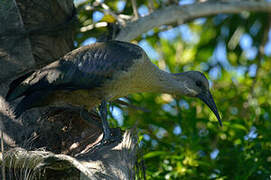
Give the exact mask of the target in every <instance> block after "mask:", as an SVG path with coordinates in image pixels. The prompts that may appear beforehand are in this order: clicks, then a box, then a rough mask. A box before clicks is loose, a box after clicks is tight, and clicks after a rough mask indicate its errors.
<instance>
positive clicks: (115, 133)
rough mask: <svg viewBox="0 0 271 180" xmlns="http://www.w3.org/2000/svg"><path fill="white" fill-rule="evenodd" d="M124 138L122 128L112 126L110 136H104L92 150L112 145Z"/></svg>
mask: <svg viewBox="0 0 271 180" xmlns="http://www.w3.org/2000/svg"><path fill="white" fill-rule="evenodd" d="M121 140H122V133H121V129H120V128H110V133H109V136H108V137H105V136H104V137H103V139H102V140H101V141H100V142H99V143H97V144H96V145H94V146H93V147H92V150H91V151H92V152H93V151H96V150H99V149H101V148H102V147H104V146H107V145H110V144H112V143H115V142H117V143H120V142H121Z"/></svg>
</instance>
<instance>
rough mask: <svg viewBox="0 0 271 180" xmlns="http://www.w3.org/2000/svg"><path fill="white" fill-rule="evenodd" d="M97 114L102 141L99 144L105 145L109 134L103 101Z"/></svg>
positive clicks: (104, 102) (105, 107) (108, 139)
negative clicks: (100, 123)
mask: <svg viewBox="0 0 271 180" xmlns="http://www.w3.org/2000/svg"><path fill="white" fill-rule="evenodd" d="M99 113H100V117H101V119H102V125H103V139H102V141H101V144H106V143H108V142H109V141H110V136H111V132H110V128H109V125H108V121H107V106H106V101H105V100H103V101H102V103H101V105H100V107H99Z"/></svg>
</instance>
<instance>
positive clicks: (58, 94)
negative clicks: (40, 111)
mask: <svg viewBox="0 0 271 180" xmlns="http://www.w3.org/2000/svg"><path fill="white" fill-rule="evenodd" d="M140 92H156V93H157V92H158V93H168V94H172V95H176V96H189V97H195V98H199V99H201V100H202V101H203V102H204V103H205V104H207V106H208V107H209V108H210V109H211V110H212V111H213V113H214V114H215V116H216V117H217V119H218V122H219V124H220V125H221V126H222V122H221V118H220V115H219V112H218V110H217V107H216V104H215V102H214V99H213V97H212V95H211V92H210V90H209V82H208V80H207V78H206V77H205V76H204V74H203V73H201V72H199V71H186V72H182V73H169V72H166V71H164V70H161V69H159V68H158V67H157V66H156V65H155V64H153V63H152V62H151V60H150V59H149V58H148V56H147V54H146V52H145V51H144V50H143V49H142V48H141V47H140V46H138V45H136V44H133V43H130V42H122V41H116V40H111V41H106V42H96V43H94V44H91V45H86V46H82V47H79V48H77V49H75V50H73V51H71V52H69V53H67V54H66V55H64V56H63V57H61V58H59V60H57V61H55V62H52V63H51V64H49V65H47V66H45V67H43V68H41V69H38V70H36V71H32V72H29V73H26V74H25V75H23V76H21V77H19V78H17V79H15V80H14V81H13V82H12V83H11V84H10V86H9V90H8V93H7V95H6V100H7V101H8V102H11V101H13V100H15V99H17V98H19V97H22V96H24V97H23V99H22V100H21V101H20V102H19V103H18V104H17V106H16V108H15V110H14V114H15V118H18V117H19V116H21V114H22V113H23V112H25V111H26V110H28V109H31V108H34V107H42V106H47V105H53V106H59V105H60V106H61V105H63V104H70V105H74V106H83V107H85V108H86V109H93V108H95V107H97V106H99V112H100V116H101V119H102V128H103V139H102V142H104V143H106V142H109V141H110V138H112V137H111V134H110V128H109V125H108V122H107V119H106V117H107V108H106V106H107V102H109V101H113V100H115V99H118V98H120V97H124V96H127V95H129V94H132V93H140Z"/></svg>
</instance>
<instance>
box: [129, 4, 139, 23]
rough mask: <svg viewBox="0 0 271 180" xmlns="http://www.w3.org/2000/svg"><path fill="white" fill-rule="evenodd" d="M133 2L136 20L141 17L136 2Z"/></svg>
mask: <svg viewBox="0 0 271 180" xmlns="http://www.w3.org/2000/svg"><path fill="white" fill-rule="evenodd" d="M131 1H132V7H133V13H134V15H135V19H138V17H139V15H138V11H137V7H136V0H131Z"/></svg>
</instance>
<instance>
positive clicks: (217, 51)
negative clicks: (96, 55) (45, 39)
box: [74, 0, 271, 180]
mask: <svg viewBox="0 0 271 180" xmlns="http://www.w3.org/2000/svg"><path fill="white" fill-rule="evenodd" d="M172 2H173V3H178V4H179V5H180V6H182V5H185V4H192V3H196V1H195V0H180V1H170V0H168V1H167V0H151V1H147V0H137V1H136V3H137V8H138V12H139V16H144V15H148V14H149V13H151V12H152V10H155V9H158V8H161V7H164V6H167V5H169V4H170V3H172ZM74 3H75V5H76V7H77V13H78V18H79V24H78V28H77V32H76V36H75V37H76V39H75V41H74V44H75V46H77V47H80V46H83V45H87V44H91V43H94V42H96V41H97V39H99V38H100V37H101V36H103V35H104V34H105V33H106V32H107V31H108V28H107V23H109V22H110V23H114V22H115V21H116V19H115V17H114V15H120V14H122V15H123V17H127V18H130V17H131V16H132V15H133V10H132V3H131V1H130V0H127V1H126V0H104V1H103V0H96V1H91V0H75V1H74ZM124 15H125V16H124ZM270 22H271V17H270V15H269V14H266V13H250V12H242V13H240V14H235V15H229V14H219V15H216V16H211V17H207V18H206V17H204V18H198V19H195V20H193V21H190V22H188V23H186V24H182V25H178V24H171V25H163V26H161V27H159V28H155V29H152V30H150V31H148V32H146V33H145V34H142V35H141V36H140V37H138V38H137V39H135V40H134V41H132V42H133V43H137V44H139V45H140V46H141V47H142V48H143V49H144V50H145V51H146V52H147V54H148V56H149V57H150V59H151V60H152V62H153V63H155V64H156V65H157V66H158V67H159V68H161V69H163V70H166V71H168V72H172V73H178V72H183V71H188V70H197V71H201V72H203V73H204V74H205V75H206V76H207V77H208V79H209V82H210V86H211V92H212V94H213V96H214V99H215V102H216V104H217V107H218V109H219V112H220V114H221V116H222V121H223V127H219V124H218V122H217V120H216V118H215V116H214V115H213V114H212V112H211V111H210V109H209V108H208V107H207V106H206V105H204V104H203V103H202V102H201V101H199V100H195V99H191V98H185V97H182V98H181V99H176V98H174V97H172V96H171V95H168V94H150V93H143V94H133V95H129V96H128V97H125V98H122V100H123V101H125V102H128V103H130V104H132V105H134V106H137V107H140V108H131V107H126V106H122V105H119V104H113V105H112V106H111V108H110V115H109V116H110V117H109V118H110V123H111V126H112V127H117V126H120V127H121V128H122V129H127V128H131V127H133V126H135V125H136V126H137V128H138V133H139V140H140V143H139V146H140V147H141V152H139V154H140V156H142V157H141V158H142V160H144V164H145V165H144V166H145V169H146V177H147V179H217V180H223V179H236V180H239V179H240V180H244V179H270V176H271V117H270V116H271V71H270V70H271V31H270Z"/></svg>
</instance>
